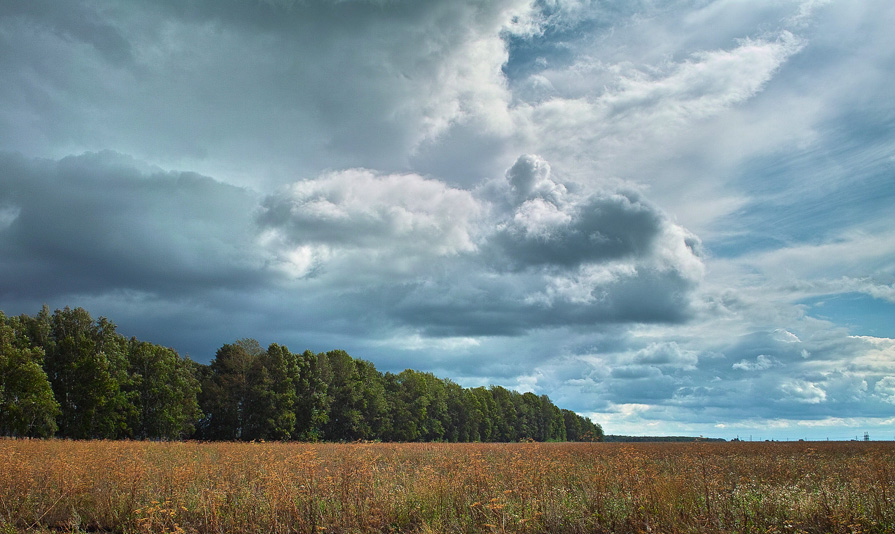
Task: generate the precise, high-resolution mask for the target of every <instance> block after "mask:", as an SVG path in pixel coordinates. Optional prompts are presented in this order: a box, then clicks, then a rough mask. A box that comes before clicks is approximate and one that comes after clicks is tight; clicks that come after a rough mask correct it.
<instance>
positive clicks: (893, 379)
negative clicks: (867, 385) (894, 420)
mask: <svg viewBox="0 0 895 534" xmlns="http://www.w3.org/2000/svg"><path fill="white" fill-rule="evenodd" d="M873 392H874V394H875V395H876V396H877V397H879V398H880V400H882V401H883V402H888V403H889V404H895V376H886V377H883V378H881V379H880V380H879V381H878V382H877V383H876V384H875V385H874V386H873Z"/></svg>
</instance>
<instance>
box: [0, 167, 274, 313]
mask: <svg viewBox="0 0 895 534" xmlns="http://www.w3.org/2000/svg"><path fill="white" fill-rule="evenodd" d="M254 201H255V198H254V196H253V195H252V194H251V193H250V192H248V191H246V190H244V189H240V188H236V187H233V186H229V185H225V184H221V183H219V182H216V181H214V180H213V179H211V178H208V177H204V176H200V175H197V174H193V173H183V172H164V171H161V170H160V169H152V168H146V167H145V166H144V167H142V168H141V166H140V164H138V163H137V162H135V161H133V160H131V159H129V158H127V157H125V156H122V155H119V154H115V153H111V152H103V153H97V154H84V155H81V156H72V157H67V158H64V159H61V160H59V161H52V160H38V159H28V158H24V157H22V156H18V155H14V154H9V153H2V154H0V205H4V206H5V208H4V213H6V214H8V217H7V223H6V224H5V225H4V228H3V230H2V231H0V251H2V256H3V258H4V261H3V262H2V263H0V271H2V276H0V279H2V282H0V294H2V295H4V297H6V298H12V297H22V296H29V297H32V298H38V299H40V298H43V299H46V298H49V297H51V296H56V295H60V294H66V295H70V296H71V297H74V296H75V295H78V294H93V293H97V292H98V293H102V292H107V291H112V290H119V289H136V290H141V291H151V292H161V293H165V294H169V295H173V294H178V293H181V292H183V291H184V290H186V289H187V288H189V290H190V291H201V290H203V289H208V288H212V287H219V286H243V287H251V286H253V285H257V284H260V283H262V282H263V279H264V278H265V275H264V274H263V269H262V268H261V267H262V263H263V259H262V258H259V257H257V256H256V255H255V254H253V252H254V249H253V247H252V239H253V235H252V229H251V226H250V224H249V223H250V221H251V219H250V207H251V205H252V203H253V202H254ZM247 208H248V209H247ZM13 215H15V216H14V217H13Z"/></svg>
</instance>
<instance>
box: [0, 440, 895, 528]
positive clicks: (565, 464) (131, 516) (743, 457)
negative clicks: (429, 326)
mask: <svg viewBox="0 0 895 534" xmlns="http://www.w3.org/2000/svg"><path fill="white" fill-rule="evenodd" d="M893 484H895V444H893V443H872V442H871V443H864V442H860V443H826V442H823V443H692V444H689V443H688V444H680V443H667V444H636V445H633V444H622V443H613V444H602V443H593V444H583V443H579V444H566V443H561V444H552V443H544V444H538V443H521V444H300V443H195V442H186V443H179V442H174V443H153V442H115V441H93V442H80V441H62V440H49V441H38V440H31V441H29V440H10V439H6V440H0V533H7V532H8V533H12V532H25V531H36V532H46V531H49V530H53V531H60V530H61V531H114V532H199V533H211V532H221V533H237V532H246V533H248V532H251V533H255V532H308V533H320V532H326V533H340V532H488V533H491V532H532V533H535V532H556V533H573V532H582V533H583V532H817V533H820V532H843V533H844V532H895V495H893V490H895V488H893Z"/></svg>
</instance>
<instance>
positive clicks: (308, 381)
mask: <svg viewBox="0 0 895 534" xmlns="http://www.w3.org/2000/svg"><path fill="white" fill-rule="evenodd" d="M0 435H3V436H20V437H25V436H29V437H50V436H56V437H64V438H73V439H167V440H176V439H205V440H306V441H318V440H326V441H355V440H382V441H451V442H471V441H501V442H510V441H522V440H534V441H597V440H600V439H602V437H603V431H602V429H601V428H600V426H599V425H597V424H594V423H593V422H592V421H590V420H589V419H587V418H584V417H581V416H580V415H578V414H576V413H574V412H572V411H571V410H565V409H560V408H558V407H557V406H555V405H554V404H553V402H551V401H550V399H549V398H548V397H547V396H546V395H541V396H538V395H535V394H533V393H518V392H516V391H512V390H507V389H505V388H503V387H500V386H491V387H488V388H485V387H478V388H464V387H461V386H459V385H458V384H456V383H454V382H452V381H450V380H446V379H442V378H438V377H436V376H435V375H433V374H431V373H424V372H420V371H414V370H411V369H407V370H404V371H402V372H400V373H397V374H393V373H389V372H386V373H381V372H379V371H378V370H377V369H376V367H375V366H374V365H373V364H372V363H370V362H368V361H366V360H362V359H358V358H353V357H351V356H350V355H349V354H347V353H346V352H345V351H342V350H333V351H329V352H324V353H319V354H315V353H313V352H311V351H305V352H303V353H301V354H299V353H293V352H291V351H290V350H289V349H288V348H287V347H285V346H283V345H279V344H276V343H273V344H271V345H270V346H268V347H267V348H266V349H264V348H263V347H261V345H260V344H259V343H258V342H257V341H255V340H253V339H240V340H237V341H236V342H234V343H231V344H225V345H223V346H222V347H221V348H220V349H218V351H217V353H216V354H215V356H214V358H213V359H212V361H211V362H210V363H209V364H208V365H204V364H200V363H197V362H194V361H192V360H190V359H189V358H184V357H181V356H180V355H179V354H178V353H177V352H176V351H174V350H173V349H170V348H166V347H162V346H160V345H155V344H153V343H149V342H145V341H139V340H137V339H136V338H130V339H128V338H126V337H125V336H122V335H121V334H118V333H117V332H116V326H115V324H113V323H112V322H110V321H109V320H108V319H106V318H105V317H100V318H99V319H96V320H94V319H93V318H92V317H91V316H90V314H89V313H88V312H87V311H86V310H84V309H83V308H75V309H71V308H68V307H66V308H65V309H63V310H56V311H55V312H53V313H50V311H49V308H48V307H47V306H44V307H43V309H42V310H41V311H40V312H39V313H38V314H36V315H35V316H33V317H32V316H29V315H20V316H15V317H10V316H6V315H5V314H4V313H3V312H0Z"/></svg>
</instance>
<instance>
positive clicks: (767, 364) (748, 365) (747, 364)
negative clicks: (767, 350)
mask: <svg viewBox="0 0 895 534" xmlns="http://www.w3.org/2000/svg"><path fill="white" fill-rule="evenodd" d="M779 365H781V363H780V362H778V361H777V360H775V359H773V358H771V357H769V356H767V355H766V354H759V355H758V356H756V357H755V361H749V360H740V361H739V362H737V363H735V364H733V368H734V369H739V370H741V371H764V370H765V369H770V368H772V367H777V366H779Z"/></svg>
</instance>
